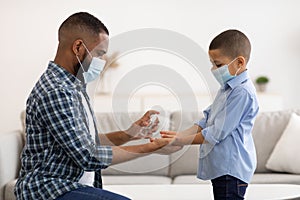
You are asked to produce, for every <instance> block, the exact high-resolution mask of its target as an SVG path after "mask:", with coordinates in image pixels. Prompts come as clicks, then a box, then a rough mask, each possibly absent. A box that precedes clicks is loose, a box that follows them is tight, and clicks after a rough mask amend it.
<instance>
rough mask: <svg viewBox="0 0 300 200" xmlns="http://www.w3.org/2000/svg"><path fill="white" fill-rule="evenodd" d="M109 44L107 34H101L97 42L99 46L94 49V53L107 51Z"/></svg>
mask: <svg viewBox="0 0 300 200" xmlns="http://www.w3.org/2000/svg"><path fill="white" fill-rule="evenodd" d="M108 44H109V37H108V35H107V34H105V33H99V38H98V40H97V44H96V46H95V47H94V49H93V51H105V52H106V51H107V48H108Z"/></svg>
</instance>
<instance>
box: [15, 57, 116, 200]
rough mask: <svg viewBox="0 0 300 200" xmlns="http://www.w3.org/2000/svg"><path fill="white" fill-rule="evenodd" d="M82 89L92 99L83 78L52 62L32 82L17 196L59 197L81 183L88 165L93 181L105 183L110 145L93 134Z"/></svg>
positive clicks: (100, 185) (110, 156)
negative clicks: (102, 172) (104, 169)
mask: <svg viewBox="0 0 300 200" xmlns="http://www.w3.org/2000/svg"><path fill="white" fill-rule="evenodd" d="M80 92H82V93H83V94H84V95H85V96H86V98H87V99H88V97H87V94H86V88H85V86H84V85H82V82H81V81H80V80H79V79H77V78H76V77H75V76H73V75H72V74H70V73H69V72H67V71H66V70H65V69H63V68H62V67H60V66H58V65H56V64H55V63H54V62H50V63H49V66H48V68H47V70H46V71H45V72H44V74H43V75H42V76H41V78H40V79H39V81H38V82H37V84H36V85H35V87H34V88H33V90H32V92H31V94H30V96H29V98H28V100H27V105H26V143H25V146H24V149H23V152H22V155H21V170H20V176H19V179H18V181H17V184H16V187H15V194H16V196H17V199H24V200H25V199H26V200H27V199H47V200H49V199H56V198H57V197H59V196H60V195H62V194H64V193H66V192H68V191H71V190H74V189H77V188H79V187H83V185H81V184H80V183H78V181H79V179H80V177H81V176H82V175H83V173H84V171H95V180H94V186H95V187H99V188H101V187H102V181H101V169H103V168H106V167H107V166H108V165H110V164H111V161H112V149H111V147H108V146H100V141H99V137H96V144H95V142H94V141H93V139H92V137H91V135H90V134H89V123H90V122H89V120H88V116H87V113H86V112H89V111H86V110H85V108H84V106H83V103H82V99H81V95H80ZM88 100H89V99H88ZM92 115H93V117H94V116H95V115H94V113H93V112H92ZM94 125H95V117H94ZM95 128H96V125H95ZM96 133H97V128H96Z"/></svg>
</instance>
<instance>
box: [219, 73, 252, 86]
mask: <svg viewBox="0 0 300 200" xmlns="http://www.w3.org/2000/svg"><path fill="white" fill-rule="evenodd" d="M249 78H250V77H249V74H248V71H247V70H246V71H244V72H242V73H241V74H239V75H238V76H236V77H234V78H233V79H231V80H230V81H228V82H227V83H226V84H225V86H224V89H225V90H226V89H227V88H228V87H230V88H231V89H234V88H235V87H237V86H239V85H240V84H242V83H243V82H245V81H247V80H248V79H249Z"/></svg>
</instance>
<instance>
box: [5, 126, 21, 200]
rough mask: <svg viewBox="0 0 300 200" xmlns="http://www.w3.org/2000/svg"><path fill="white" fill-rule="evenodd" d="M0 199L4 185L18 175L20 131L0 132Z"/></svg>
mask: <svg viewBox="0 0 300 200" xmlns="http://www.w3.org/2000/svg"><path fill="white" fill-rule="evenodd" d="M0 144H1V145H0V199H2V197H3V193H4V187H5V185H6V184H7V183H8V182H9V181H11V180H14V179H16V178H17V177H18V175H19V169H20V153H21V151H22V148H23V139H22V135H21V132H20V131H13V132H9V133H1V134H0Z"/></svg>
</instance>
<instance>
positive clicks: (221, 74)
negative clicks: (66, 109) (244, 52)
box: [211, 58, 241, 86]
mask: <svg viewBox="0 0 300 200" xmlns="http://www.w3.org/2000/svg"><path fill="white" fill-rule="evenodd" d="M236 59H237V58H235V59H233V60H232V61H231V62H230V63H229V64H227V65H223V66H221V67H219V68H217V69H212V70H211V72H212V74H213V75H214V77H215V78H216V80H217V81H218V82H219V83H220V85H221V86H223V85H225V84H226V83H227V81H229V80H231V79H233V78H234V77H236V75H237V73H238V72H239V71H240V69H241V67H240V68H239V69H238V70H237V71H236V73H235V75H231V74H230V72H229V70H228V66H229V65H230V64H231V63H233V62H234V61H235V60H236Z"/></svg>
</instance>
